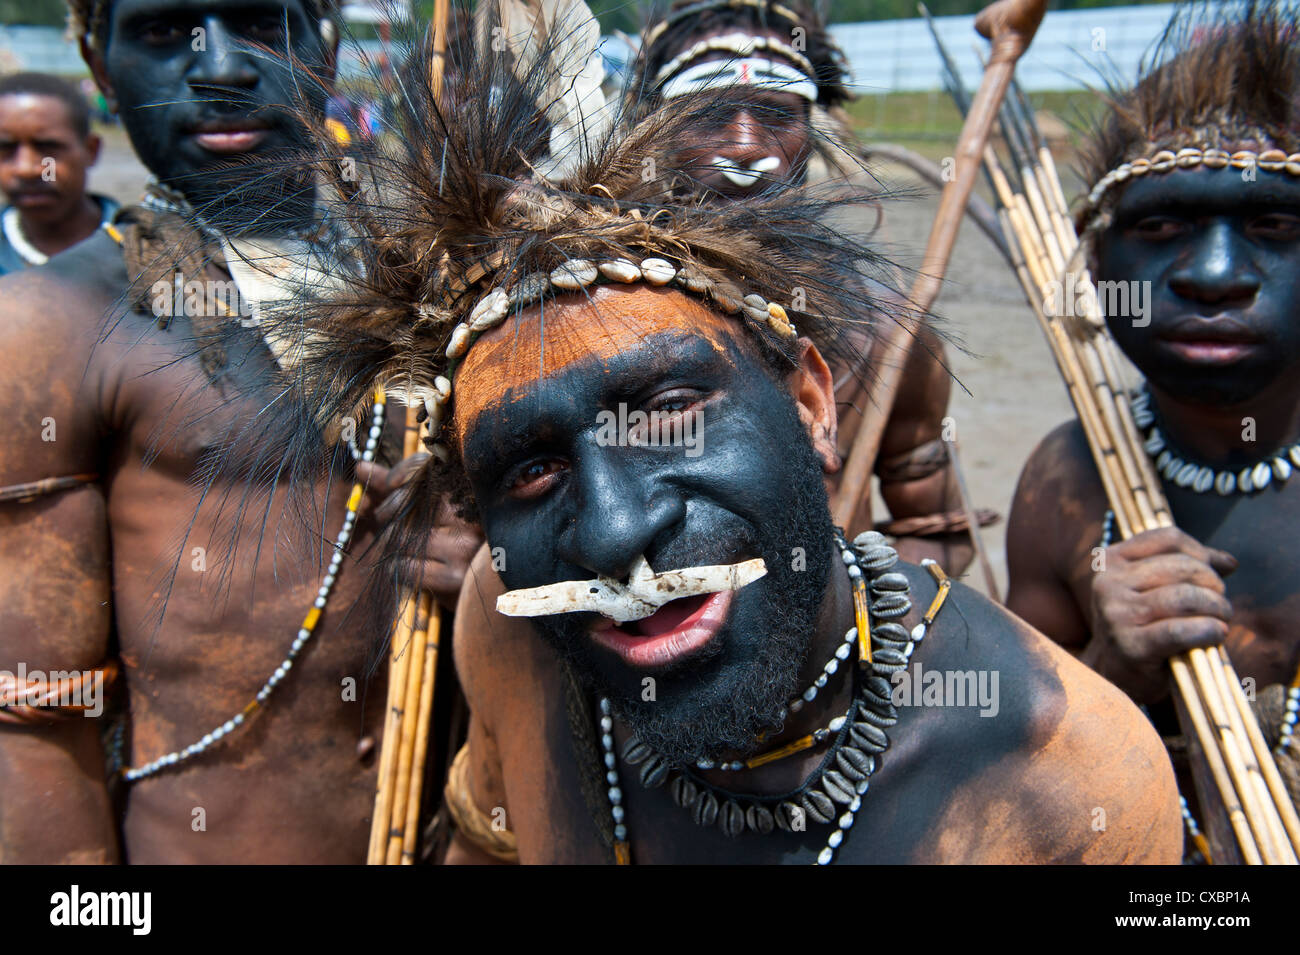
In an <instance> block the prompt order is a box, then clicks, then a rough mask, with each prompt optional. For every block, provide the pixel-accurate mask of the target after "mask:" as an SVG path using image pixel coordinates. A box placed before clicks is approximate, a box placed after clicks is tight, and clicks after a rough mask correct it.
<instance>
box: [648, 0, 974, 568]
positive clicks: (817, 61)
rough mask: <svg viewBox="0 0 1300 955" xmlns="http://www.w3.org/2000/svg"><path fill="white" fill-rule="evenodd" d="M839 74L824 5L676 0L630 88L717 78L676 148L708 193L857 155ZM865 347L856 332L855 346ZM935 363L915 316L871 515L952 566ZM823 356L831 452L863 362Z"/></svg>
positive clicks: (850, 418)
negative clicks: (883, 511)
mask: <svg viewBox="0 0 1300 955" xmlns="http://www.w3.org/2000/svg"><path fill="white" fill-rule="evenodd" d="M847 83H848V69H847V64H846V62H845V58H844V54H843V53H842V52H841V51H840V50H839V48H838V47H836V46H835V44H834V42H833V41H832V40H831V37H830V35H829V33H828V31H827V29H826V25H825V24H824V23H823V22H822V20H821V18H820V17H819V16H818V15H817V14H816V13H815V12H814V11H813V10H812V9H810V8H809V7H807V6H806V5H804V4H803V3H800V2H798V0H795V2H793V3H789V4H787V3H785V2H772V0H702V2H689V3H679V4H676V5H674V6H673V7H672V8H671V9H670V10H669V12H668V14H667V15H666V16H665V17H664V19H662V20H660V21H659V22H658V23H656V24H655V25H654V26H652V27H651V28H650V29H649V30H647V31H646V33H645V36H644V40H643V42H642V55H641V58H640V60H639V63H638V70H637V80H636V81H635V83H634V84H633V87H632V93H633V95H634V96H635V97H636V98H637V99H638V101H639V103H640V104H642V106H643V107H653V106H655V105H658V104H662V103H664V102H671V101H674V100H676V101H679V102H685V101H686V99H687V98H688V97H690V96H691V95H694V94H699V93H704V92H714V93H715V95H716V96H717V97H718V100H719V102H718V105H717V106H716V107H715V108H714V109H711V110H709V115H708V117H707V118H705V119H704V120H702V121H701V123H700V126H699V128H698V129H697V130H695V132H694V136H693V144H692V145H691V146H690V147H688V148H687V149H686V150H685V152H684V154H683V156H682V157H680V161H681V164H682V166H683V167H684V168H686V169H687V170H688V171H689V172H690V173H691V175H692V177H693V178H694V179H695V180H696V181H697V182H698V183H699V184H700V187H701V188H702V189H703V190H704V191H705V192H706V194H707V195H711V196H715V197H717V198H725V199H729V200H745V199H750V198H756V197H758V196H761V195H764V194H765V193H770V192H771V191H773V190H774V189H778V188H788V187H789V186H790V185H794V184H799V183H802V182H804V181H805V180H806V179H807V178H808V176H809V164H810V160H811V159H812V158H813V157H814V156H817V157H818V158H819V159H820V160H821V161H822V163H823V164H824V165H825V167H826V168H828V169H829V170H833V171H836V172H832V175H838V176H845V177H847V176H849V175H851V172H852V170H855V169H858V168H859V167H858V166H857V160H856V158H855V155H856V152H857V146H856V144H855V143H854V141H853V137H852V134H851V133H850V132H849V131H848V128H847V124H846V122H845V120H844V119H842V118H840V117H838V116H836V113H837V112H838V110H839V106H840V105H841V104H842V103H844V102H846V101H847V100H849V99H850V98H851V96H852V94H851V93H850V92H849V89H848V86H847ZM728 90H734V94H728V92H727V91H728ZM733 102H734V108H728V105H729V104H731V103H733ZM877 221H879V220H878V219H877ZM873 294H876V295H886V294H887V293H886V292H885V291H884V290H882V289H875V290H873ZM868 348H869V345H868V343H867V342H865V341H864V342H863V343H862V347H861V351H862V352H863V353H865V352H867V351H868ZM944 365H945V362H944V349H943V343H942V342H941V341H940V340H939V339H938V337H937V336H935V335H933V334H932V333H930V332H929V331H928V330H922V331H921V333H920V341H919V343H918V347H916V348H913V349H912V353H911V357H910V359H909V362H908V365H907V366H906V368H905V369H904V374H903V378H902V390H901V392H900V393H899V396H898V400H897V401H896V402H895V405H894V410H893V413H892V414H891V416H890V419H889V423H888V425H887V427H886V429H885V434H884V437H883V440H882V442H881V448H880V454H879V456H878V459H877V462H876V468H875V471H876V474H877V476H878V477H879V478H880V489H881V495H882V497H883V498H884V500H885V503H886V505H887V506H888V507H889V513H890V517H891V518H892V520H891V521H890V522H889V523H888V524H884V523H881V524H880V525H879V527H878V529H880V530H883V531H884V532H885V533H888V534H891V536H896V537H898V547H899V552H900V553H901V554H903V555H904V557H906V558H907V559H909V560H916V561H919V560H921V559H923V558H927V557H928V558H931V559H933V560H937V561H938V562H939V563H940V564H942V565H943V566H944V567H945V568H947V569H948V570H949V571H950V572H952V573H960V572H961V571H962V570H964V569H965V567H966V566H967V565H968V564H969V563H970V560H971V558H972V556H973V551H972V548H971V546H970V541H969V539H968V537H967V533H966V531H965V527H966V518H967V515H965V514H964V513H963V511H962V505H961V494H960V490H959V488H958V485H957V480H956V478H955V476H954V474H953V470H952V467H951V463H950V461H949V459H948V453H947V446H946V445H945V444H944V442H943V440H942V438H941V434H942V421H943V418H944V416H945V415H946V414H947V409H948V397H949V393H950V389H951V381H950V378H949V375H948V372H947V371H946V370H945V368H944ZM832 370H833V371H834V373H835V386H836V398H837V400H838V402H839V406H840V452H841V455H842V456H843V457H846V458H847V456H848V454H849V452H850V450H851V449H852V446H853V445H852V442H853V438H854V435H855V434H856V433H857V429H858V425H859V423H860V421H861V413H862V409H863V408H864V407H865V405H866V402H867V397H866V389H865V387H864V382H863V378H864V375H863V374H862V369H861V368H860V367H851V366H843V367H841V366H838V365H836V366H834V367H833V369H832ZM837 484H838V477H835V478H832V479H831V480H830V486H831V490H832V491H834V490H835V488H836V486H837ZM858 514H859V518H858V520H859V521H860V522H861V523H860V524H859V525H857V526H855V527H854V528H853V530H862V529H865V528H866V527H868V526H870V519H871V515H870V500H869V499H868V500H865V501H864V502H863V504H862V505H860V506H859V511H858ZM986 519H988V520H992V519H993V518H992V515H989V516H988V518H986ZM922 525H928V526H922ZM918 526H921V529H920V530H919V531H918ZM922 534H924V536H921V535H922Z"/></svg>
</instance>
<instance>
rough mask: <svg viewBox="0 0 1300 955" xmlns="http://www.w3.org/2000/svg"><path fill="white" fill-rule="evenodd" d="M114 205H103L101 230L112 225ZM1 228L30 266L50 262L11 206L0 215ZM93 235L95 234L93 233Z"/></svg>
mask: <svg viewBox="0 0 1300 955" xmlns="http://www.w3.org/2000/svg"><path fill="white" fill-rule="evenodd" d="M112 205H113V204H111V203H109V204H107V205H105V204H101V206H100V221H99V228H101V229H107V228H109V227H110V226H111V225H112V221H113V220H112V216H111V215H109V214H108V208H109V207H111V206H112ZM0 228H3V230H4V234H5V238H6V239H8V240H9V244H10V245H11V246H13V250H14V251H15V252H17V253H18V257H19V258H20V259H22V260H23V261H24V262H26V263H27V264H28V265H44V264H45V263H46V262H48V261H50V257H49V256H48V255H46V254H45V253H44V252H42V251H41V250H40V249H38V248H36V246H34V245H32V243H31V242H30V241H29V240H28V238H27V233H25V232H23V220H22V217H21V216H19V215H18V210H17V209H15V208H14V207H13V206H10V207H9V208H8V209H6V210H5V211H4V214H3V215H0ZM92 234H93V233H92Z"/></svg>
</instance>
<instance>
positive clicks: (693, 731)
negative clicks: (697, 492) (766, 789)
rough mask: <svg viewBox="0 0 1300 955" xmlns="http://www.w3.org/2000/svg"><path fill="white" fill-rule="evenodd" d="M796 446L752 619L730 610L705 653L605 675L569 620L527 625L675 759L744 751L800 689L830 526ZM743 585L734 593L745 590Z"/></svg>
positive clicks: (812, 462)
mask: <svg viewBox="0 0 1300 955" xmlns="http://www.w3.org/2000/svg"><path fill="white" fill-rule="evenodd" d="M801 446H802V448H803V452H804V453H803V455H802V456H803V457H805V458H806V460H805V461H804V462H801V464H800V466H798V467H797V469H794V470H795V472H796V473H795V479H794V480H793V481H792V482H791V485H790V486H791V488H792V491H793V495H792V496H793V500H792V501H791V502H790V504H791V506H790V507H789V508H786V509H784V510H783V511H782V513H783V514H784V515H785V519H784V520H783V521H781V522H779V523H778V524H777V525H775V526H773V525H770V524H769V525H767V526H766V527H762V528H759V535H760V538H759V541H758V545H759V551H760V553H761V554H762V557H763V559H764V561H765V563H766V564H767V569H768V573H767V576H766V577H764V578H763V579H762V581H760V582H759V583H756V584H751V585H750V587H751V588H755V590H754V595H758V594H761V599H759V600H757V601H756V603H755V604H754V605H753V606H751V607H750V608H749V609H748V610H746V611H745V613H744V617H745V619H746V620H747V621H755V622H757V623H756V624H750V623H746V622H745V621H735V622H733V621H734V617H735V613H734V611H733V620H729V621H728V623H727V626H726V627H725V628H724V629H723V631H722V632H721V633H720V634H719V635H718V637H719V638H718V639H715V640H714V641H713V642H712V644H711V645H710V646H709V647H708V648H707V649H706V650H705V651H704V652H702V653H701V654H699V655H696V656H694V657H693V658H692V659H691V660H690V661H688V663H686V664H684V665H683V666H682V667H679V668H675V669H672V670H668V671H666V672H661V673H659V674H656V676H655V677H654V678H653V682H651V681H650V680H648V679H643V678H639V677H638V678H631V679H630V680H629V681H624V680H617V679H611V675H610V674H609V673H608V671H607V669H606V668H605V667H603V666H601V665H599V662H598V661H597V660H595V659H593V658H592V656H591V652H592V651H591V645H590V642H589V640H588V639H587V637H586V636H585V634H583V633H582V632H581V631H580V630H579V629H577V628H574V627H572V626H570V624H569V621H566V620H563V619H561V618H559V617H542V618H538V619H537V620H535V621H534V623H535V624H536V625H537V626H538V629H539V630H540V631H541V632H542V635H543V637H544V638H546V640H547V642H548V643H550V644H551V645H552V646H554V647H555V648H556V649H557V650H558V651H559V652H560V653H561V654H562V655H563V656H564V657H565V658H566V659H567V661H568V663H569V665H570V666H571V667H572V668H573V670H574V672H575V673H576V675H577V677H578V679H579V681H580V682H581V683H582V685H583V688H584V689H586V690H587V691H588V692H589V693H593V694H596V695H599V696H604V697H607V698H608V699H609V701H610V705H611V707H612V709H613V711H614V715H615V716H616V717H617V718H618V719H619V721H620V722H622V723H623V724H624V725H626V726H627V727H628V728H629V729H630V730H631V731H632V732H633V733H635V734H636V736H637V737H638V738H640V739H641V740H642V741H643V742H645V743H646V744H648V745H649V746H650V747H651V748H652V749H654V750H655V752H657V753H659V754H660V755H661V756H663V757H664V758H665V759H667V760H669V761H670V762H672V763H674V764H683V763H685V764H694V763H695V762H697V761H698V760H700V759H716V758H717V757H718V756H719V755H720V754H723V753H742V754H744V753H749V752H751V751H753V750H754V749H755V747H756V745H757V738H758V736H759V734H760V733H762V732H763V731H765V730H773V729H775V728H778V727H780V725H781V722H782V713H781V710H782V708H783V707H785V706H786V705H787V703H788V702H789V701H790V699H791V698H792V697H794V695H795V694H796V692H798V690H799V689H801V688H800V687H799V686H798V683H797V681H798V677H799V671H800V669H801V668H802V666H803V664H804V662H805V661H806V660H807V658H808V652H809V649H810V646H811V643H812V639H813V636H814V634H815V631H816V626H817V618H818V613H819V611H820V609H821V605H822V599H823V596H824V594H825V592H826V584H827V581H828V580H829V578H830V570H831V566H832V561H831V558H832V556H833V548H832V545H831V539H832V533H833V531H834V525H833V524H832V523H831V519H830V513H829V508H828V505H827V499H826V489H825V486H824V484H823V483H822V471H821V465H820V462H819V461H818V460H817V458H816V457H815V455H814V454H813V451H812V447H811V445H809V444H808V443H807V440H806V438H805V440H804V441H803V442H801ZM795 548H801V549H802V551H803V552H804V553H805V554H806V566H803V567H802V569H800V570H796V569H795V567H794V561H793V560H792V554H793V553H795ZM683 566H685V565H683ZM801 566H802V565H801ZM760 584H761V588H760ZM747 589H749V588H746V590H747ZM746 590H741V591H739V592H738V593H737V597H742V596H748V595H747V594H746ZM738 603H739V601H736V602H735V603H733V607H736V605H737V604H738Z"/></svg>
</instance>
